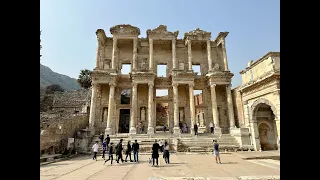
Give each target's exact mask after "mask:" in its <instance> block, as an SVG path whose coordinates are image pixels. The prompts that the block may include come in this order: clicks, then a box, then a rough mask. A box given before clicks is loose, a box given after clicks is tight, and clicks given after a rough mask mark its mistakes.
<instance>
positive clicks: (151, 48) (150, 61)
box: [149, 39, 153, 70]
mask: <svg viewBox="0 0 320 180" xmlns="http://www.w3.org/2000/svg"><path fill="white" fill-rule="evenodd" d="M149 70H153V39H149Z"/></svg>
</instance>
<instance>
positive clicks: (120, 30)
mask: <svg viewBox="0 0 320 180" xmlns="http://www.w3.org/2000/svg"><path fill="white" fill-rule="evenodd" d="M110 33H111V34H112V35H132V36H139V35H140V29H139V28H138V27H135V26H132V25H130V24H120V25H116V26H113V27H111V28H110Z"/></svg>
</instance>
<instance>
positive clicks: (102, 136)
mask: <svg viewBox="0 0 320 180" xmlns="http://www.w3.org/2000/svg"><path fill="white" fill-rule="evenodd" d="M99 139H100V140H101V144H102V143H103V139H104V135H103V134H102V133H101V134H100V136H99Z"/></svg>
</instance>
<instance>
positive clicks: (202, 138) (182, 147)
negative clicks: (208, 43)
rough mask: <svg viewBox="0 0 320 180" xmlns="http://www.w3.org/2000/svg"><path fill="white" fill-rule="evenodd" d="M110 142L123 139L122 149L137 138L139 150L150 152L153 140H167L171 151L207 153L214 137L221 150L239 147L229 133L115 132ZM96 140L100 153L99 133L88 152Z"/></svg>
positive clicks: (115, 142) (93, 139)
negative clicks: (196, 134) (150, 133)
mask: <svg viewBox="0 0 320 180" xmlns="http://www.w3.org/2000/svg"><path fill="white" fill-rule="evenodd" d="M110 139H111V142H113V143H114V145H116V144H118V143H119V141H120V139H123V142H122V146H123V148H124V150H126V148H127V143H128V141H129V140H130V141H131V144H132V143H133V142H134V140H137V141H138V143H139V145H140V152H142V153H151V148H152V144H153V143H154V141H155V140H158V141H159V140H162V141H163V142H164V141H167V142H168V143H169V144H170V149H171V152H194V153H207V152H212V148H213V145H212V140H213V139H216V140H217V141H218V143H219V147H220V149H221V151H224V150H228V151H234V150H237V149H239V148H240V145H239V143H238V142H237V140H236V139H235V138H234V137H233V136H231V135H230V134H222V135H221V136H220V135H212V134H199V135H198V136H197V137H195V136H194V135H192V134H180V135H178V136H175V135H173V134H171V133H168V132H167V133H164V132H157V133H156V134H154V135H147V134H137V135H129V134H116V135H110ZM96 141H99V146H100V148H99V153H102V144H101V141H100V139H99V135H95V136H94V137H93V138H92V141H91V143H89V146H88V153H91V151H92V146H93V145H94V144H95V142H96Z"/></svg>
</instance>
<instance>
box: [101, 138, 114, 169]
mask: <svg viewBox="0 0 320 180" xmlns="http://www.w3.org/2000/svg"><path fill="white" fill-rule="evenodd" d="M108 153H109V158H108V159H107V160H105V161H104V164H106V162H107V161H109V160H111V165H112V161H113V143H110V146H109V148H108ZM104 164H103V165H104Z"/></svg>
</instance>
